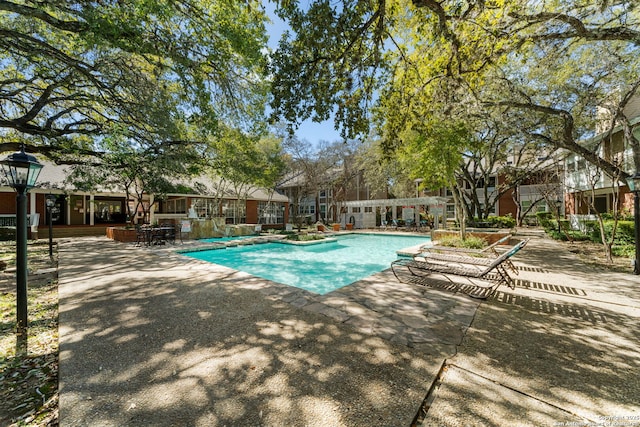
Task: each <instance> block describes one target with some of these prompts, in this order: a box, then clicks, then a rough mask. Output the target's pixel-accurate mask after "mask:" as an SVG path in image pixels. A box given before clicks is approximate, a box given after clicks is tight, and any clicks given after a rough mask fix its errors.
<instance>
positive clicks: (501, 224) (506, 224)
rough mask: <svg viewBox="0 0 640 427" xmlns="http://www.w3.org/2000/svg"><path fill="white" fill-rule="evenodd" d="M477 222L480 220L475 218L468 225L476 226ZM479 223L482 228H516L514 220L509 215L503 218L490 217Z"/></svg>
mask: <svg viewBox="0 0 640 427" xmlns="http://www.w3.org/2000/svg"><path fill="white" fill-rule="evenodd" d="M478 222H480V219H479V218H477V217H476V218H474V220H473V221H469V225H470V226H474V225H475V226H477V225H478ZM481 222H483V223H484V224H485V225H484V228H513V227H515V226H516V220H515V218H513V217H512V216H511V215H510V214H509V215H505V216H494V215H491V216H489V217H487V218H485V219H483V220H482V221H481Z"/></svg>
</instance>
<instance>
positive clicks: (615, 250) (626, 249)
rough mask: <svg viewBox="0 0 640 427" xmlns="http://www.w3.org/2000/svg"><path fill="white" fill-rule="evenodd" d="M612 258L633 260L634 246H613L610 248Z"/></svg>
mask: <svg viewBox="0 0 640 427" xmlns="http://www.w3.org/2000/svg"><path fill="white" fill-rule="evenodd" d="M611 253H612V254H613V255H614V256H619V257H626V258H634V257H635V256H636V247H635V245H614V246H612V247H611Z"/></svg>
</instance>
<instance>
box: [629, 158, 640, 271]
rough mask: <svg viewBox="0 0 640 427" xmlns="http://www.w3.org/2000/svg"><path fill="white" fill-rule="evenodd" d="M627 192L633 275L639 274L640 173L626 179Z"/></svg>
mask: <svg viewBox="0 0 640 427" xmlns="http://www.w3.org/2000/svg"><path fill="white" fill-rule="evenodd" d="M627 185H628V186H629V191H631V192H632V193H633V228H634V233H635V241H636V243H635V244H636V258H635V260H634V261H633V274H640V171H638V172H636V174H635V175H633V176H630V177H629V178H627Z"/></svg>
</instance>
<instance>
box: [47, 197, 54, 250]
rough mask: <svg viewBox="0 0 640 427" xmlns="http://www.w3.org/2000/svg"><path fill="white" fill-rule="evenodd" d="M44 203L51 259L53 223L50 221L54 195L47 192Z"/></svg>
mask: <svg viewBox="0 0 640 427" xmlns="http://www.w3.org/2000/svg"><path fill="white" fill-rule="evenodd" d="M45 203H46V204H47V223H48V224H49V258H51V259H53V224H52V223H51V217H52V216H53V215H52V211H53V207H54V206H55V205H56V196H54V195H53V194H47V198H46V199H45Z"/></svg>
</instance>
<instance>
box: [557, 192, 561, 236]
mask: <svg viewBox="0 0 640 427" xmlns="http://www.w3.org/2000/svg"><path fill="white" fill-rule="evenodd" d="M561 205H562V199H560V198H558V200H556V208H557V209H558V234H562V228H561V227H560V207H561Z"/></svg>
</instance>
